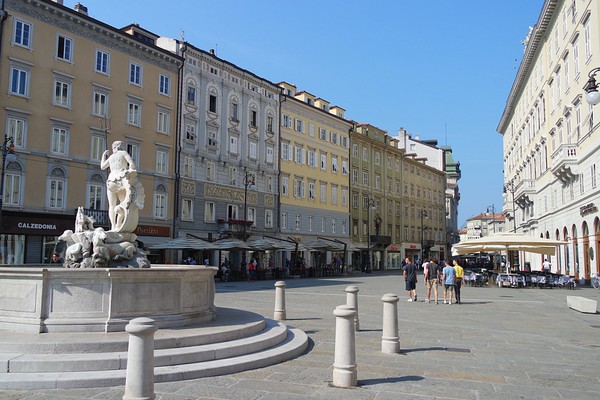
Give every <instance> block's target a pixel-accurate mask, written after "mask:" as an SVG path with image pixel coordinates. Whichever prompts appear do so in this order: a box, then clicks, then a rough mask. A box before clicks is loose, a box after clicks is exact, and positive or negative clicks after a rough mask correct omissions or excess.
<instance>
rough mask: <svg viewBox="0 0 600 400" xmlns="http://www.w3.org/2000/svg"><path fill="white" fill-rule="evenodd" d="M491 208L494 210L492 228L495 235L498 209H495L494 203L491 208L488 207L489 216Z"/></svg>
mask: <svg viewBox="0 0 600 400" xmlns="http://www.w3.org/2000/svg"><path fill="white" fill-rule="evenodd" d="M490 208H491V209H492V226H493V227H494V233H496V209H495V208H494V203H492V205H491V206H488V208H487V212H488V214H489V212H490Z"/></svg>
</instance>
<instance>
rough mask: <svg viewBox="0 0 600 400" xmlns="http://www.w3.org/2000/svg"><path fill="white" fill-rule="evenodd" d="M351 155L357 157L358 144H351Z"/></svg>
mask: <svg viewBox="0 0 600 400" xmlns="http://www.w3.org/2000/svg"><path fill="white" fill-rule="evenodd" d="M352 157H358V145H357V144H356V143H354V144H353V145H352Z"/></svg>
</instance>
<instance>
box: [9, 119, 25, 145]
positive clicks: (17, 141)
mask: <svg viewBox="0 0 600 400" xmlns="http://www.w3.org/2000/svg"><path fill="white" fill-rule="evenodd" d="M6 124H7V129H6V131H7V134H8V137H9V138H11V139H12V141H13V144H14V145H15V147H24V146H25V133H26V129H27V121H26V120H25V119H23V118H18V117H8V118H7V123H6Z"/></svg>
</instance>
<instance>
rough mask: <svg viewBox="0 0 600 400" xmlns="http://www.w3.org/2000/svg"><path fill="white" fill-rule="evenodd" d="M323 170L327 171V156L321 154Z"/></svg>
mask: <svg viewBox="0 0 600 400" xmlns="http://www.w3.org/2000/svg"><path fill="white" fill-rule="evenodd" d="M321 169H322V170H324V171H325V170H326V169H327V154H323V153H321Z"/></svg>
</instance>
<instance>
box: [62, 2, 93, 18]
mask: <svg viewBox="0 0 600 400" xmlns="http://www.w3.org/2000/svg"><path fill="white" fill-rule="evenodd" d="M60 1H61V3H62V0H60ZM75 11H77V12H78V13H81V14H83V15H88V9H87V7H86V6H84V5H83V4H81V3H77V4H75Z"/></svg>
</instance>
